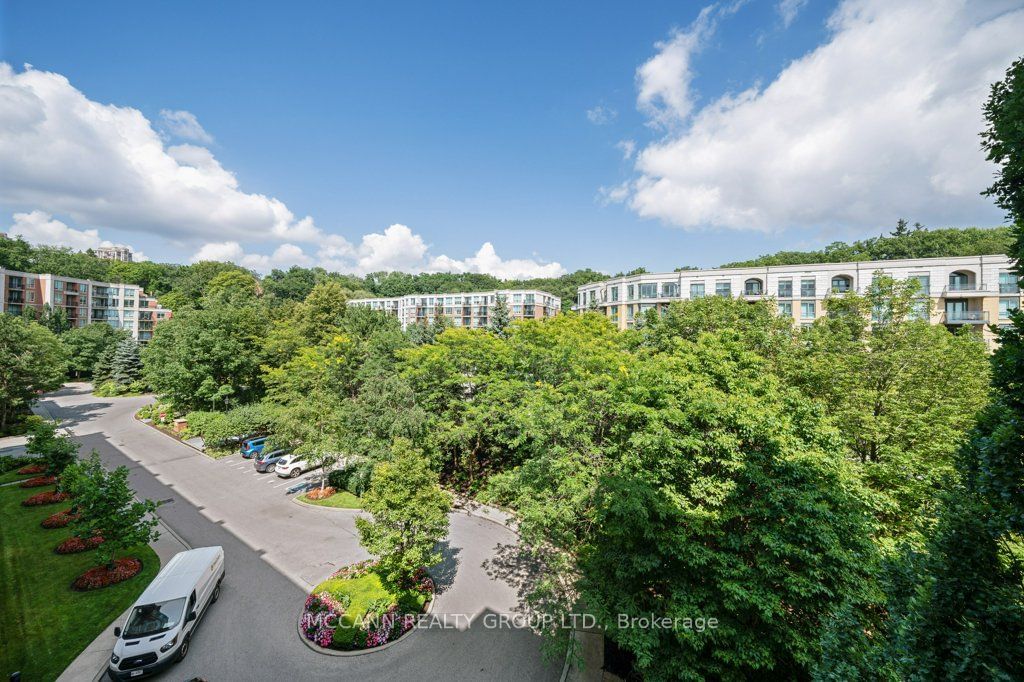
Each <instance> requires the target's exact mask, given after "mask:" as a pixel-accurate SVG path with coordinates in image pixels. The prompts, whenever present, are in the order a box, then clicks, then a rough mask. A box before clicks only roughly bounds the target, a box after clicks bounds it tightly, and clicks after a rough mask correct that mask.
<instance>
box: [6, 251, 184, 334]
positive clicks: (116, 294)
mask: <svg viewBox="0 0 1024 682" xmlns="http://www.w3.org/2000/svg"><path fill="white" fill-rule="evenodd" d="M45 305H49V306H50V308H52V309H55V308H63V310H64V312H65V313H67V317H68V322H69V323H70V324H71V326H72V327H84V326H85V325H87V324H89V323H90V322H106V323H107V324H109V325H110V326H111V327H114V328H115V329H127V330H128V331H129V332H131V335H132V338H134V339H135V340H137V341H139V342H141V343H145V342H146V341H149V340H150V339H151V338H153V327H154V326H155V325H157V324H159V323H160V322H162V321H163V320H165V319H168V318H170V317H171V314H172V313H171V311H170V310H168V309H166V308H161V307H160V304H159V303H157V300H156V299H155V298H153V297H151V296H147V295H146V292H144V291H143V290H142V289H141V288H139V287H137V286H135V285H134V284H113V283H110V282H96V281H93V280H90V279H75V278H74V277H61V276H59V275H50V274H36V273H32V272H18V271H16V270H4V269H2V268H0V312H4V313H8V314H11V315H21V314H22V313H23V312H24V310H25V308H26V307H30V308H35V309H36V311H38V312H42V310H43V306H45Z"/></svg>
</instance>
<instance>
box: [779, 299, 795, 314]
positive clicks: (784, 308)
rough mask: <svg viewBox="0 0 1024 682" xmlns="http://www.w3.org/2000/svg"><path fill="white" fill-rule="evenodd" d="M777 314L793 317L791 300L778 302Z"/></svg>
mask: <svg viewBox="0 0 1024 682" xmlns="http://www.w3.org/2000/svg"><path fill="white" fill-rule="evenodd" d="M779 315H782V316H783V317H793V302H792V301H783V302H782V303H779Z"/></svg>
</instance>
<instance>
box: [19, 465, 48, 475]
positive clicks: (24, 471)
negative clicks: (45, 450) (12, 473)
mask: <svg viewBox="0 0 1024 682" xmlns="http://www.w3.org/2000/svg"><path fill="white" fill-rule="evenodd" d="M18 473H19V474H21V475H22V476H34V475H36V474H45V473H46V465H45V464H29V465H28V466H23V467H21V468H20V469H18Z"/></svg>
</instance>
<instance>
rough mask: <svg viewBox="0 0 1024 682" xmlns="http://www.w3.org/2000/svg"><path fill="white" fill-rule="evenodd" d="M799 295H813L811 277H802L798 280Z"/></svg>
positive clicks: (804, 296)
mask: <svg viewBox="0 0 1024 682" xmlns="http://www.w3.org/2000/svg"><path fill="white" fill-rule="evenodd" d="M800 296H802V297H803V298H813V297H814V280H813V279H802V280H800Z"/></svg>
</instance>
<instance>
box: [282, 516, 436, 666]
mask: <svg viewBox="0 0 1024 682" xmlns="http://www.w3.org/2000/svg"><path fill="white" fill-rule="evenodd" d="M310 506H313V505H310ZM436 601H437V595H436V594H435V595H434V598H433V599H431V600H430V604H429V605H428V606H427V610H426V611H424V612H423V613H421V614H419V617H421V618H422V617H423V616H429V615H430V614H431V613H432V612H433V611H434V602H436ZM295 631H296V632H297V633H298V635H299V639H300V640H301V641H302V643H303V644H305V645H306V646H307V647H308V648H309V649H310V651H315V652H316V653H318V654H323V655H324V656H336V657H338V658H350V657H352V656H366V655H368V654H375V653H377V652H378V651H384V650H385V649H390V648H391V647H393V646H395V645H396V644H401V643H402V642H404V641H406V640H409V639H412V638H413V635H415V634H416V633H418V632H419V631H420V628H413V629H412V630H410V631H409V632H407V633H405V634H404V635H402V636H401V637H399V638H398V639H394V640H391V641H390V642H388V643H387V644H383V645H381V646H375V647H373V648H371V649H358V650H356V651H338V650H335V649H325V648H323V647H321V646H317V645H316V644H313V642H311V641H309V640H308V639H306V636H305V635H304V634H303V632H302V612H301V611H300V612H299V618H298V620H296V621H295Z"/></svg>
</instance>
